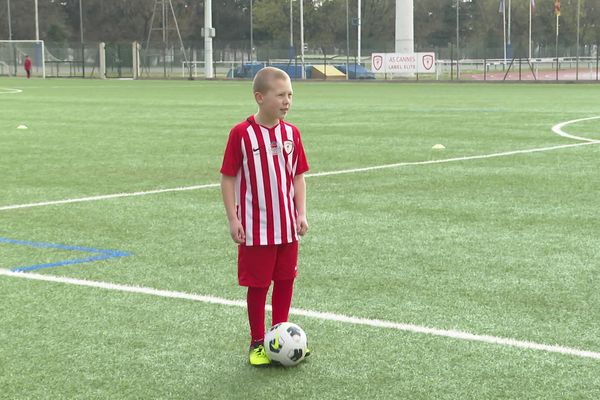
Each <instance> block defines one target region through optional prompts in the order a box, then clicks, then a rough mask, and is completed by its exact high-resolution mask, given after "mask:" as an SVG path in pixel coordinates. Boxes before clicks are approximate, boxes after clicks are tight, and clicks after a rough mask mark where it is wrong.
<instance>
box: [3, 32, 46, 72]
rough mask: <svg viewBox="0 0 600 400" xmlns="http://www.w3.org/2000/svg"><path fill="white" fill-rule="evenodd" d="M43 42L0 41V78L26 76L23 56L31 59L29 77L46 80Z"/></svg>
mask: <svg viewBox="0 0 600 400" xmlns="http://www.w3.org/2000/svg"><path fill="white" fill-rule="evenodd" d="M45 53H46V49H45V47H44V41H43V40H0V76H26V73H25V67H24V62H25V56H29V58H30V59H31V75H32V76H37V77H41V78H46V54H45Z"/></svg>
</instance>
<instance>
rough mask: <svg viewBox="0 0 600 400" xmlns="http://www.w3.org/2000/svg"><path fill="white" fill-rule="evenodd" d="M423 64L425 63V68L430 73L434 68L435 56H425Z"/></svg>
mask: <svg viewBox="0 0 600 400" xmlns="http://www.w3.org/2000/svg"><path fill="white" fill-rule="evenodd" d="M421 62H422V63H423V67H424V68H425V69H426V70H428V71H429V70H430V69H431V68H432V67H433V56H432V55H431V54H425V55H424V56H423V58H422V61H421Z"/></svg>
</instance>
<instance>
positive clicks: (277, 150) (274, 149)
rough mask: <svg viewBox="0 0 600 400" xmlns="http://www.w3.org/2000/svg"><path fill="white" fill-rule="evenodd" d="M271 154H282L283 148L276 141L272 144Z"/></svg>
mask: <svg viewBox="0 0 600 400" xmlns="http://www.w3.org/2000/svg"><path fill="white" fill-rule="evenodd" d="M271 154H273V155H275V154H281V147H280V146H279V142H277V141H276V140H273V141H272V142H271Z"/></svg>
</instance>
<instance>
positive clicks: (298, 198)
mask: <svg viewBox="0 0 600 400" xmlns="http://www.w3.org/2000/svg"><path fill="white" fill-rule="evenodd" d="M294 200H295V202H296V209H297V210H298V217H297V218H296V232H298V234H299V235H300V236H303V235H304V234H305V233H306V231H308V221H307V219H306V181H305V180H304V174H300V175H296V176H295V177H294Z"/></svg>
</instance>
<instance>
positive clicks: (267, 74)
mask: <svg viewBox="0 0 600 400" xmlns="http://www.w3.org/2000/svg"><path fill="white" fill-rule="evenodd" d="M276 79H282V80H284V81H288V80H290V76H289V75H288V74H287V73H286V72H285V71H283V70H281V69H279V68H275V67H265V68H263V69H261V70H260V71H258V72H257V73H256V75H255V76H254V82H253V83H252V91H253V92H254V93H256V92H259V93H262V94H265V93H267V91H268V90H269V89H270V88H271V86H270V85H271V82H272V81H274V80H276Z"/></svg>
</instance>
